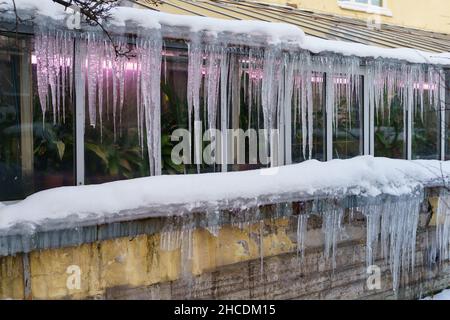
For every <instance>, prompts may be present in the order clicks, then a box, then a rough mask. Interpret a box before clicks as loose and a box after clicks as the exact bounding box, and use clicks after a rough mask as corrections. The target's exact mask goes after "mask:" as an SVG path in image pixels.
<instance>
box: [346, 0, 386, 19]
mask: <svg viewBox="0 0 450 320" xmlns="http://www.w3.org/2000/svg"><path fill="white" fill-rule="evenodd" d="M367 1H368V3H367V4H365V3H359V2H356V0H347V1H343V0H338V5H339V7H340V8H341V9H346V10H353V11H362V12H366V13H371V14H379V15H383V16H388V17H392V11H391V10H389V8H388V4H387V2H388V1H387V0H383V1H382V5H381V6H378V5H373V4H372V0H367Z"/></svg>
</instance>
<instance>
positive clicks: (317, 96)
mask: <svg viewBox="0 0 450 320" xmlns="http://www.w3.org/2000/svg"><path fill="white" fill-rule="evenodd" d="M311 81H312V99H313V132H312V138H313V145H312V150H311V158H312V159H316V160H319V161H324V160H325V122H324V119H325V118H324V117H325V112H324V98H323V95H324V91H325V81H324V74H323V73H321V72H315V73H313V74H312V79H311ZM299 113H300V111H296V110H295V108H293V115H292V122H293V124H292V134H293V136H292V162H293V163H300V162H302V161H304V160H308V159H309V150H308V148H309V146H308V142H307V141H306V149H305V154H304V152H303V136H304V135H305V134H304V133H305V132H306V136H305V139H308V136H307V135H308V133H307V130H303V128H302V122H303V121H307V119H306V118H305V119H303V120H302V116H301V114H299Z"/></svg>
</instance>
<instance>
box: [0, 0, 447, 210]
mask: <svg viewBox="0 0 450 320" xmlns="http://www.w3.org/2000/svg"><path fill="white" fill-rule="evenodd" d="M19 3H20V2H19ZM50 7H51V6H50ZM50 9H51V8H50ZM50 9H49V8H46V7H45V6H44V5H42V6H41V7H39V6H37V5H33V4H32V2H30V1H23V6H22V8H21V9H20V10H22V11H21V13H22V14H23V15H25V16H31V17H33V18H32V19H30V21H28V22H24V23H23V25H20V26H19V29H20V30H19V31H20V32H19V33H17V32H11V33H10V34H9V35H8V33H5V32H3V33H2V38H1V50H2V61H1V69H2V79H1V81H2V94H1V99H2V106H5V107H2V115H1V117H2V121H1V125H2V130H1V132H2V137H1V140H2V145H1V152H0V154H1V161H0V164H1V179H2V183H1V188H2V189H1V193H0V194H1V197H2V199H0V200H1V201H8V200H18V199H21V198H24V197H25V196H27V195H29V194H32V193H34V192H36V191H38V190H42V189H47V188H50V187H57V186H63V185H83V184H96V183H102V182H107V181H113V180H119V179H127V178H136V177H141V176H149V175H160V174H185V173H201V172H220V171H222V172H224V171H236V170H248V169H253V168H260V167H267V166H279V165H285V164H291V163H299V162H302V161H304V160H308V159H317V160H320V161H326V160H331V159H347V158H351V157H354V156H358V155H374V156H382V157H390V158H398V159H442V160H444V159H447V158H448V157H449V155H450V151H449V150H450V149H449V147H448V141H449V139H448V130H447V129H448V128H447V127H448V121H446V120H447V119H448V118H449V116H450V115H449V112H448V111H447V108H446V107H445V103H446V102H445V99H446V94H447V95H448V91H446V84H445V81H446V80H445V79H446V71H445V70H446V69H445V67H446V65H448V64H450V61H449V57H448V54H445V53H444V54H434V53H430V52H421V51H418V50H414V49H385V48H377V47H370V46H365V45H360V44H358V45H357V44H354V45H353V47H352V48H351V49H349V46H348V43H345V42H338V41H327V40H322V39H319V38H315V37H312V36H305V34H304V33H303V31H302V30H301V29H299V28H297V27H295V26H292V25H283V24H275V23H265V22H256V21H253V22H244V21H233V22H231V23H227V24H225V27H224V24H222V23H221V21H220V20H217V19H212V18H195V19H192V18H190V17H186V16H184V18H183V19H176V18H173V17H172V16H171V15H170V14H164V13H157V12H153V11H149V10H139V9H134V8H117V9H116V12H115V13H114V19H113V20H112V21H111V22H110V29H111V30H114V31H111V36H112V38H113V42H112V43H111V41H110V40H109V39H108V38H107V37H106V35H105V34H104V33H103V32H102V31H98V30H95V28H92V27H89V26H87V27H84V29H83V30H73V29H72V30H71V29H70V28H68V27H67V25H66V20H65V19H67V17H69V18H70V17H71V15H70V13H68V12H65V11H64V12H58V11H56V12H52V11H51V10H50ZM49 12H50V13H49ZM46 15H51V19H49V17H48V16H46ZM131 17H133V18H131ZM146 17H149V18H151V19H148V21H146ZM2 20H3V22H2V24H3V26H5V27H4V29H5V30H8V29H7V27H6V26H8V24H9V25H11V24H12V23H13V21H14V17H13V16H11V15H9V16H8V15H7V14H5V15H3V14H2ZM8 20H9V21H8ZM173 20H175V21H179V22H176V23H174V22H173ZM11 21H12V22H11ZM44 21H45V23H41V22H44ZM144 30H145V31H144ZM119 51H121V52H119ZM447 77H448V76H447ZM447 81H448V80H447ZM177 129H186V130H187V132H188V136H187V137H186V138H187V140H188V143H187V146H188V148H184V149H183V152H181V153H180V154H181V157H180V158H181V161H174V159H173V157H172V150H173V148H174V147H175V146H176V145H177V143H178V141H180V140H181V138H183V137H184V136H177V135H176V134H173V133H176V132H177ZM230 129H236V130H238V129H241V130H242V131H241V132H243V138H242V137H240V138H236V136H237V135H233V132H232V131H230ZM252 139H253V140H255V141H256V142H255V143H253V141H250V140H252ZM232 140H234V142H235V143H234V144H232V142H233V141H232ZM208 145H209V147H210V150H211V158H212V159H205V158H204V155H203V149H204V148H205V147H206V146H208ZM255 149H257V150H256V151H255ZM254 153H256V156H255V155H254ZM263 154H264V155H266V156H267V157H266V158H264V157H262V156H261V155H263ZM238 158H239V160H240V161H238ZM206 160H209V161H206ZM180 162H181V163H180Z"/></svg>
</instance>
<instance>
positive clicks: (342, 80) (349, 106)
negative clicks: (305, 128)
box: [333, 75, 363, 159]
mask: <svg viewBox="0 0 450 320" xmlns="http://www.w3.org/2000/svg"><path fill="white" fill-rule="evenodd" d="M333 81H334V84H333V85H334V94H335V98H334V99H335V103H336V106H335V117H334V119H333V133H334V135H333V159H348V158H352V157H355V156H359V155H361V154H362V153H363V132H362V129H363V127H362V123H363V122H362V86H361V85H360V83H361V81H360V79H359V80H356V81H354V80H350V77H346V76H343V75H337V76H335V77H334V79H333ZM356 82H357V83H356Z"/></svg>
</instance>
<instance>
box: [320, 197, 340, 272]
mask: <svg viewBox="0 0 450 320" xmlns="http://www.w3.org/2000/svg"><path fill="white" fill-rule="evenodd" d="M321 215H322V219H323V222H322V232H323V233H324V235H325V247H324V256H325V258H326V259H330V257H331V263H332V267H333V269H335V268H336V251H337V241H338V237H339V235H340V234H341V232H342V218H343V216H344V209H342V208H340V207H338V206H337V205H335V204H333V203H331V204H329V205H328V208H327V209H326V210H324V211H323V212H322V213H321Z"/></svg>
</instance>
